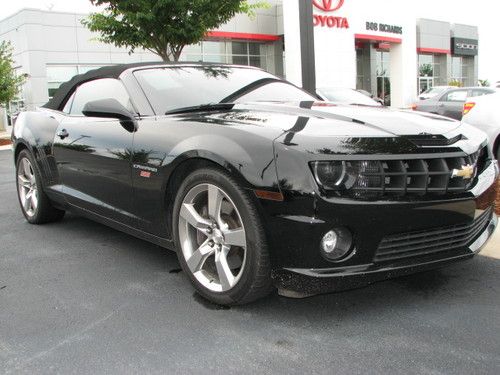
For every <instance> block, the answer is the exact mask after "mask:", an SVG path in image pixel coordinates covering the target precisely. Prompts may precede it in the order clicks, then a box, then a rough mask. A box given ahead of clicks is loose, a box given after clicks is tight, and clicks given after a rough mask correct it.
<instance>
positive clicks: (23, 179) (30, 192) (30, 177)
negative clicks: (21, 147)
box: [17, 158, 38, 217]
mask: <svg viewBox="0 0 500 375" xmlns="http://www.w3.org/2000/svg"><path fill="white" fill-rule="evenodd" d="M17 188H18V194H19V200H20V201H21V205H22V206H23V210H24V212H25V213H26V215H28V216H29V217H33V216H35V214H36V210H37V208H38V187H37V185H36V178H35V171H34V170H33V166H32V165H31V163H30V161H29V160H28V159H27V158H22V159H21V162H20V163H19V169H18V171H17Z"/></svg>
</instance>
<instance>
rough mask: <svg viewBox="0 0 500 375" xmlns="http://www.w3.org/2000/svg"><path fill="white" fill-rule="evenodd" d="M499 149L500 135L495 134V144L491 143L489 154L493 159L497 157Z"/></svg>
mask: <svg viewBox="0 0 500 375" xmlns="http://www.w3.org/2000/svg"><path fill="white" fill-rule="evenodd" d="M499 147H500V133H499V134H497V137H496V139H495V142H494V143H493V150H491V152H493V156H494V157H497V154H498V148H499Z"/></svg>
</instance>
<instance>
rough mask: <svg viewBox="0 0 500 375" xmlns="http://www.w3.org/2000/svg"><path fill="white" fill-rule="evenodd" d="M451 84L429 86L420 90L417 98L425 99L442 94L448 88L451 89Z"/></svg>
mask: <svg viewBox="0 0 500 375" xmlns="http://www.w3.org/2000/svg"><path fill="white" fill-rule="evenodd" d="M452 88H453V87H452V86H434V87H429V88H428V89H427V90H425V91H424V92H422V93H421V94H420V95H419V96H418V99H419V100H427V99H430V98H433V97H435V96H437V95H439V94H442V93H443V92H445V91H446V90H448V89H452Z"/></svg>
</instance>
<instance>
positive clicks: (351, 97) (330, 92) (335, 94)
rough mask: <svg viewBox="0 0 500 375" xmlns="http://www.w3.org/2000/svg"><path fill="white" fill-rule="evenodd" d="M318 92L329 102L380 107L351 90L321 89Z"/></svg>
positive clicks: (378, 104) (373, 101)
mask: <svg viewBox="0 0 500 375" xmlns="http://www.w3.org/2000/svg"><path fill="white" fill-rule="evenodd" d="M319 92H320V93H321V94H322V96H323V97H325V99H327V100H328V101H330V102H336V103H345V104H361V105H372V106H380V103H378V102H376V101H375V100H373V99H372V98H369V97H368V96H366V95H364V94H362V93H360V92H358V91H356V90H352V89H343V88H322V89H319Z"/></svg>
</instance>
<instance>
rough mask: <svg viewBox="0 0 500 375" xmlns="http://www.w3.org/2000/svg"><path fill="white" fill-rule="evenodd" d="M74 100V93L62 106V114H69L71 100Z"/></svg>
mask: <svg viewBox="0 0 500 375" xmlns="http://www.w3.org/2000/svg"><path fill="white" fill-rule="evenodd" d="M74 99H75V93H73V94H71V96H70V97H69V99H68V101H67V102H66V104H65V105H64V108H63V110H62V111H63V112H64V113H70V112H71V106H72V105H73V100H74Z"/></svg>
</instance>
